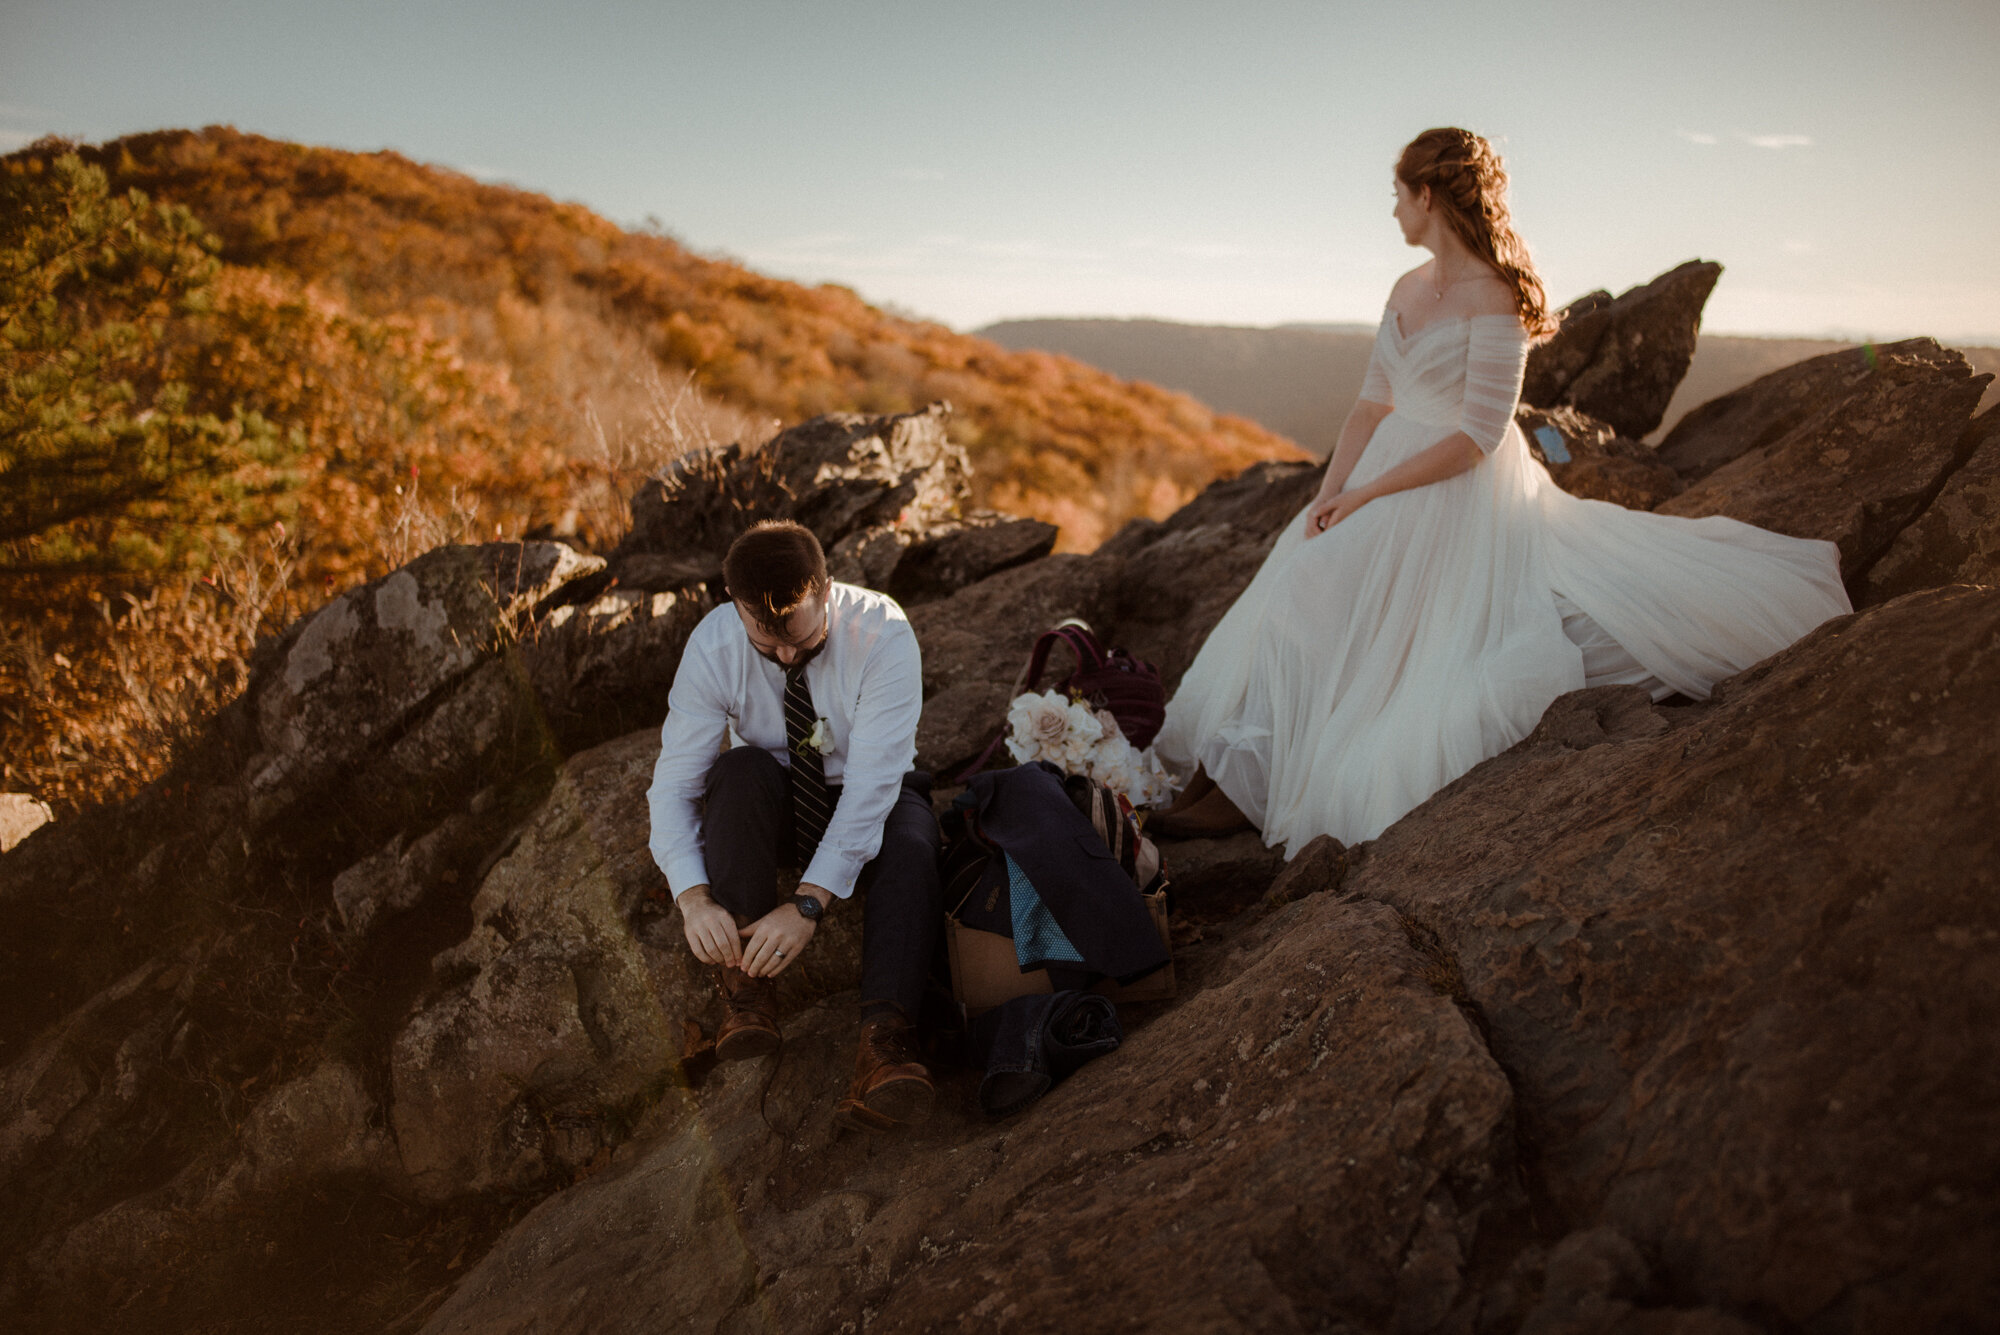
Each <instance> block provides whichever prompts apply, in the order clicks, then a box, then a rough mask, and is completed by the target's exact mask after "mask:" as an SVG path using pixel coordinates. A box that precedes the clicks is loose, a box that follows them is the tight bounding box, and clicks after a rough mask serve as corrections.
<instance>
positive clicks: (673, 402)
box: [577, 365, 782, 535]
mask: <svg viewBox="0 0 2000 1335" xmlns="http://www.w3.org/2000/svg"><path fill="white" fill-rule="evenodd" d="M619 388H620V389H622V390H623V391H624V393H623V394H621V395H620V396H619V397H620V400H621V401H620V402H618V403H617V405H616V407H617V408H618V409H621V410H622V411H620V412H619V413H618V415H617V416H616V417H613V418H611V420H612V423H613V425H611V426H609V427H607V426H606V425H605V418H604V417H601V416H600V415H599V412H598V408H597V404H596V403H595V402H594V401H593V402H591V403H588V404H586V405H585V415H586V420H587V423H588V427H589V432H590V440H591V441H592V442H593V445H594V448H593V449H592V450H591V451H590V453H589V455H588V456H587V463H588V466H589V472H588V474H587V482H586V485H584V486H580V487H579V488H578V490H577V503H578V506H579V507H580V508H581V509H582V510H583V514H582V515H581V516H580V520H581V522H580V523H579V525H578V527H579V528H580V529H582V530H584V531H586V532H595V533H606V534H613V535H622V534H624V533H625V532H626V531H627V530H628V529H630V528H631V527H632V502H631V498H632V496H633V494H634V493H635V492H637V491H638V489H639V487H640V484H642V483H644V482H647V481H649V480H652V479H656V478H665V477H667V476H669V475H670V474H671V473H672V471H673V464H674V462H675V461H676V460H678V459H680V458H681V457H683V456H684V455H688V454H693V453H697V452H712V451H715V450H719V449H721V448H722V447H723V446H726V445H731V444H741V445H742V446H743V447H744V448H745V449H746V450H749V449H753V448H755V447H757V446H760V445H763V444H764V443H765V442H767V441H768V440H770V439H771V437H772V436H774V435H775V434H777V431H778V429H779V427H780V426H781V425H782V424H781V423H780V422H779V421H778V420H777V419H775V418H759V417H757V416H756V415H754V414H752V413H748V412H745V411H743V410H742V409H740V408H735V407H732V406H730V405H728V404H722V403H716V402H714V401H713V400H711V399H709V398H707V397H706V396H705V395H703V394H702V392H701V387H700V386H699V385H697V384H696V383H695V378H694V374H693V373H692V372H683V373H682V374H680V375H678V376H675V377H672V378H671V379H670V378H669V377H667V376H666V375H663V374H662V373H661V371H660V369H659V367H658V366H657V365H649V366H648V367H647V368H646V369H645V370H644V371H643V372H636V373H634V374H632V375H631V376H629V377H628V378H627V379H626V380H625V381H624V382H623V383H622V384H621V385H620V387H619ZM607 416H608V414H607Z"/></svg>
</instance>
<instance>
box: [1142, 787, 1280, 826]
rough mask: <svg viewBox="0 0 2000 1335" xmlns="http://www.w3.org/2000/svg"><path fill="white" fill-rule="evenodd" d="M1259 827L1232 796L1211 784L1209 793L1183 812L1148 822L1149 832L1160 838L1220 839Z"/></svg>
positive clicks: (1167, 812) (1163, 814) (1161, 814)
mask: <svg viewBox="0 0 2000 1335" xmlns="http://www.w3.org/2000/svg"><path fill="white" fill-rule="evenodd" d="M1254 828H1255V827H1254V826H1252V825H1251V824H1250V818H1249V817H1248V816H1245V815H1244V814H1243V813H1242V812H1241V811H1239V810H1238V809H1237V807H1236V804H1235V803H1234V802H1232V801H1230V800H1229V795H1228V794H1227V793H1225V792H1223V791H1222V789H1220V788H1218V787H1216V786H1215V785H1214V784H1213V783H1211V784H1210V785H1209V791H1208V793H1207V795H1206V796H1204V797H1201V798H1198V799H1196V800H1195V801H1193V802H1191V803H1189V804H1188V805H1187V806H1186V807H1185V808H1183V809H1182V810H1180V811H1174V810H1171V809H1170V810H1167V811H1163V812H1161V813H1160V814H1159V815H1157V816H1154V817H1153V818H1152V819H1151V820H1149V821H1147V822H1146V833H1148V834H1150V835H1152V836H1154V837H1155V838H1159V839H1220V838H1221V837H1222V836H1223V835H1226V834H1235V833H1236V832H1237V831H1239V830H1249V829H1254Z"/></svg>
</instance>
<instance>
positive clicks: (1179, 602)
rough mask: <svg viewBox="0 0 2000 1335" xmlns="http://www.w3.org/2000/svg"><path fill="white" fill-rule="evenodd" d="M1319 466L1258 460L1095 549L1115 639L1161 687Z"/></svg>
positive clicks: (1298, 506)
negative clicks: (1149, 667) (1153, 670)
mask: <svg viewBox="0 0 2000 1335" xmlns="http://www.w3.org/2000/svg"><path fill="white" fill-rule="evenodd" d="M1321 472H1322V469H1321V468H1320V466H1319V465H1317V464H1300V463H1268V464H1258V465H1256V466H1255V467H1252V468H1247V469H1245V470H1244V471H1243V472H1242V473H1241V474H1239V475H1238V476H1236V477H1234V478H1231V479H1229V480H1228V481H1226V482H1218V483H1216V484H1215V485H1214V486H1211V487H1210V488H1208V490H1206V491H1204V492H1202V494H1201V495H1199V496H1197V497H1195V499H1194V500H1192V501H1190V502H1189V503H1188V504H1187V505H1185V506H1183V507H1182V508H1181V509H1180V510H1179V511H1178V512H1176V513H1175V514H1174V515H1173V517H1172V518H1170V519H1167V520H1166V521H1164V522H1153V521H1150V520H1134V521H1132V522H1131V523H1130V524H1127V525H1126V526H1125V528H1123V529H1122V530H1120V531H1119V533H1118V534H1117V535H1116V536H1114V537H1113V538H1112V539H1111V541H1110V542H1107V543H1105V544H1104V546H1103V547H1101V548H1099V549H1098V550H1097V551H1096V552H1095V553H1093V555H1092V559H1093V560H1095V561H1099V562H1102V563H1105V570H1104V578H1105V579H1106V580H1107V581H1108V585H1109V589H1110V592H1111V593H1112V595H1113V606H1112V607H1111V609H1110V615H1111V616H1112V617H1113V619H1114V624H1115V628H1116V634H1115V636H1114V637H1113V638H1114V639H1115V640H1116V641H1117V642H1118V643H1120V644H1122V645H1123V646H1124V647H1125V648H1127V649H1129V650H1130V651H1131V652H1132V653H1134V654H1136V655H1137V656H1138V657H1140V658H1143V659H1145V660H1146V661H1148V662H1150V663H1152V664H1154V665H1155V666H1157V667H1158V668H1159V669H1160V677H1161V679H1162V680H1163V681H1164V682H1165V683H1166V685H1167V689H1168V690H1169V691H1171V690H1172V689H1173V688H1174V686H1175V685H1176V684H1177V683H1178V682H1179V681H1180V679H1181V674H1182V673H1184V672H1186V671H1187V668H1188V664H1190V663H1192V662H1193V661H1194V656H1195V653H1196V652H1197V651H1198V650H1199V649H1200V648H1201V642H1202V640H1204V639H1205V638H1207V635H1208V632H1209V630H1210V629H1211V628H1212V627H1213V626H1214V625H1215V623H1216V622H1218V621H1220V620H1222V614H1223V613H1224V612H1227V611H1228V610H1229V605H1230V604H1231V603H1233V602H1235V601H1236V598H1237V595H1238V594H1240V593H1242V592H1243V590H1244V589H1245V588H1246V587H1248V586H1249V583H1250V581H1251V579H1252V578H1253V577H1254V576H1255V575H1256V573H1257V568H1258V567H1259V566H1261V565H1263V564H1264V558H1265V556H1267V555H1269V553H1270V551H1271V545H1272V544H1273V543H1275V542H1277V540H1278V534H1279V533H1280V532H1281V531H1283V529H1284V527H1285V525H1286V524H1289V523H1291V522H1292V521H1293V519H1295V518H1296V517H1297V516H1298V515H1299V514H1300V513H1301V512H1302V511H1303V510H1304V509H1305V507H1306V504H1307V502H1309V501H1311V500H1312V498H1313V496H1314V494H1315V493H1317V492H1318V490H1319V484H1320V475H1321ZM1114 562H1115V563H1116V564H1115V565H1113V564H1112V563H1114ZM1106 629H1107V631H1108V630H1109V629H1111V627H1106Z"/></svg>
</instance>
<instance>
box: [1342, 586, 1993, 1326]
mask: <svg viewBox="0 0 2000 1335" xmlns="http://www.w3.org/2000/svg"><path fill="white" fill-rule="evenodd" d="M1996 716H2000V590H1993V589H1971V588H1964V587H1957V588H1950V589H1944V590H1938V591H1934V592H1929V593H1923V594H1916V595H1912V596H1910V597H1906V598H1902V599H1898V600H1897V601H1895V602H1893V603H1889V604H1885V605H1883V606H1881V607H1878V608H1875V609H1872V610H1870V611H1867V612H1864V613H1861V614H1859V615H1857V616H1853V617H1848V618H1842V619H1840V620H1837V621H1833V622H1830V623H1828V624H1827V625H1825V626H1823V627H1821V628H1820V629H1819V630H1817V631H1815V632H1814V633H1813V634H1812V635H1810V636H1808V637H1807V638H1806V639H1805V640H1803V641H1801V642H1800V643H1798V644H1796V645H1794V646H1793V647H1792V648H1790V649H1788V650H1786V651H1785V652H1784V653H1782V654H1780V655H1778V656H1777V657H1775V658H1773V659H1771V660H1769V661H1767V662H1765V663H1763V664H1761V665H1759V666H1758V667H1756V668H1754V669H1752V670H1750V671H1749V672H1746V673H1744V674H1742V675H1740V676H1737V677H1735V678H1731V679H1730V680H1728V681H1726V682H1724V683H1723V684H1722V685H1721V686H1720V687H1719V688H1718V690H1717V693H1716V696H1715V698H1714V699H1713V701H1711V702H1710V703H1708V704H1706V705H1704V706H1699V707H1688V708H1683V709H1660V708H1655V707H1654V706H1652V705H1651V704H1650V703H1649V702H1648V701H1647V699H1646V697H1645V695H1644V693H1643V692H1641V691H1639V690H1638V689H1637V688H1629V687H1610V688H1603V689H1600V690H1594V691H1584V692H1579V693H1576V694H1573V695H1569V696H1565V697H1563V698H1562V699H1560V700H1558V701H1557V702H1556V703H1555V704H1554V705H1553V706H1552V707H1551V708H1550V711H1549V713H1548V715H1547V716H1546V717H1545V718H1544V719H1543V721H1542V723H1541V725H1540V727H1539V728H1538V729H1537V730H1536V732H1535V733H1534V734H1532V735H1531V736H1530V737H1529V738H1528V739H1526V740H1525V741H1523V742H1522V743H1521V744H1520V745H1519V746H1517V747H1515V748H1514V749H1513V750H1511V751H1509V752H1507V753H1506V754H1504V755H1502V756H1500V757H1497V758H1495V759H1493V760H1491V761H1489V762H1487V763H1486V764H1484V765H1482V766H1480V767H1478V768H1477V769H1475V770H1473V771H1472V772H1471V773H1470V774H1468V775H1466V776H1465V777H1463V778H1462V779H1460V780H1459V781H1458V782H1456V783H1454V784H1453V785H1451V786H1450V787H1448V788H1446V789H1445V790H1444V791H1443V792H1442V793H1440V794H1438V795H1437V796H1436V797H1434V798H1432V799H1431V800H1430V801H1429V802H1427V803H1425V804H1424V805H1423V806H1421V807H1419V808H1418V809H1417V810H1416V811H1415V812H1413V813H1411V814H1410V815H1409V816H1408V817H1406V818H1404V819H1403V820H1402V821H1401V822H1399V823H1398V824H1396V825H1395V826H1393V827H1391V828H1390V829H1389V831H1388V832H1386V833H1385V834H1384V835H1383V836H1382V837H1381V838H1380V839H1379V840H1377V841H1376V842H1375V843H1374V844H1373V845H1372V846H1371V847H1370V848H1369V850H1368V852H1367V856H1366V857H1365V858H1363V859H1362V860H1361V862H1360V865H1359V866H1358V867H1357V868H1356V869H1355V870H1353V871H1351V872H1350V873H1349V875H1348V878H1347V881H1346V884H1345V886H1344V892H1345V893H1347V894H1350V895H1357V896H1364V897H1367V898H1370V899H1376V900H1380V901H1382V902H1385V903H1388V904H1391V905H1394V906H1395V907H1396V908H1397V909H1398V910H1399V911H1400V912H1402V913H1403V914H1404V915H1406V916H1407V917H1408V918H1409V919H1410V920H1412V921H1414V922H1416V923H1418V924H1420V925H1421V926H1422V929H1423V930H1424V931H1426V932H1430V933H1434V934H1435V938H1436V939H1437V941H1438V942H1439V943H1440V945H1441V946H1442V948H1443V950H1444V951H1445V952H1446V953H1447V954H1448V955H1449V956H1450V958H1451V959H1452V960H1453V962H1454V963H1453V967H1454V968H1455V970H1456V976H1457V978H1458V979H1460V980H1462V981H1461V983H1460V985H1461V986H1462V988H1463V990H1464V993H1465V995H1466V997H1467V1001H1468V1004H1469V1005H1471V1006H1472V1007H1474V1008H1475V1009H1476V1011H1477V1013H1478V1014H1479V1015H1480V1016H1481V1018H1482V1023H1483V1025H1484V1026H1485V1030H1486V1033H1487V1034H1488V1036H1489V1039H1490V1041H1491V1043H1492V1046H1493V1052H1494V1055H1495V1057H1496V1058H1497V1059H1498V1060H1499V1061H1500V1063H1501V1065H1502V1066H1504V1067H1505V1068H1506V1069H1507V1070H1508V1072H1509V1073H1510V1074H1511V1076H1512V1077H1513V1081H1514V1090H1515V1095H1516V1098H1517V1100H1518V1105H1519V1114H1520V1125H1521V1132H1522V1139H1523V1143H1524V1144H1526V1145H1529V1146H1531V1147H1532V1150H1531V1153H1530V1155H1529V1160H1528V1173H1529V1178H1530V1181H1531V1182H1532V1183H1533V1186H1534V1191H1535V1194H1536V1195H1537V1197H1538V1199H1540V1200H1542V1201H1543V1202H1544V1203H1545V1205H1544V1208H1545V1209H1546V1210H1547V1211H1548V1212H1549V1215H1550V1218H1551V1220H1552V1221H1553V1222H1555V1223H1556V1224H1557V1226H1558V1227H1566V1228H1582V1227H1600V1226H1601V1227H1610V1228H1614V1229H1616V1230H1617V1231H1618V1232H1619V1233H1620V1234H1622V1235H1623V1236H1624V1237H1626V1238H1629V1239H1630V1240H1631V1241H1632V1242H1633V1243H1635V1244H1636V1245H1637V1246H1638V1248H1639V1249H1640V1251H1641V1252H1643V1253H1644V1254H1645V1255H1646V1256H1648V1257H1651V1258H1654V1259H1655V1261H1656V1263H1657V1264H1658V1265H1659V1266H1660V1268H1661V1270H1662V1272H1663V1274H1662V1282H1663V1283H1664V1285H1665V1286H1666V1287H1667V1288H1668V1290H1669V1291H1671V1292H1674V1293H1676V1294H1680V1295H1683V1296H1684V1298H1685V1299H1686V1300H1689V1301H1695V1302H1701V1303H1710V1304H1715V1305H1718V1306H1721V1307H1724V1308H1726V1309H1728V1310H1731V1311H1736V1312H1763V1313H1768V1314H1769V1317H1770V1320H1771V1321H1772V1322H1773V1323H1774V1324H1776V1325H1778V1326H1780V1327H1781V1328H1783V1329H1788V1330H1791V1329H1797V1330H1816V1329H1840V1330H1848V1331H1854V1332H1857V1335H1858V1333H1860V1332H1871V1331H1882V1332H1887V1331H1902V1330H1937V1329H1952V1328H1959V1327H1961V1326H1965V1325H1968V1324H1970V1325H1977V1324H1979V1323H1980V1322H1982V1321H1983V1320H1985V1318H1986V1316H1987V1315H1989V1314H1990V1313H1992V1312H1993V1311H1994V1310H1996V1303H2000V1283H1996V1280H1995V1278H1994V1271H1993V1269H1992V1266H1991V1265H1990V1261H1991V1258H1992V1256H1993V1255H1994V1253H1995V1250H1996V1248H2000V1214H1996V1213H1995V1210H1994V1196H1993V1189H1992V1183H1993V1182H1995V1181H1996V1180H2000V1139H1996V1138H1995V1137H1994V1135H1993V1134H1992V1131H1993V1109H1994V1108H1995V1107H2000V1074H1996V1073H2000V1029H1996V1027H1995V1025H1994V1024H1993V1022H1992V1015H1991V1005H1990V1001H1989V999H1990V998H1991V997H1992V996H1993V995H1994V992H1995V989H1996V988H2000V825H1996V823H1995V822H1994V820H1993V813H1994V812H1995V811H2000V765H1996V764H1995V763H1994V745H1993V737H1994V731H1993V720H1994V718H1995V717H1996Z"/></svg>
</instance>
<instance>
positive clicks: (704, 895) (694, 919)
mask: <svg viewBox="0 0 2000 1335" xmlns="http://www.w3.org/2000/svg"><path fill="white" fill-rule="evenodd" d="M676 904H677V906H678V907H679V908H680V911H681V926H682V927H683V928H684V929H685V930H686V932H687V939H688V949H690V950H692V951H693V952H694V957H695V958H696V959H698V960H700V961H701V962H702V963H703V964H741V963H742V962H743V951H742V950H741V948H740V947H739V946H738V944H737V940H736V915H735V914H733V913H731V912H730V911H729V910H728V909H726V908H724V907H722V905H720V904H718V903H716V902H715V900H714V899H712V898H710V897H709V893H708V887H707V886H705V885H691V886H689V887H688V888H687V889H686V890H684V891H682V892H681V897H680V899H679V900H677V901H676Z"/></svg>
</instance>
